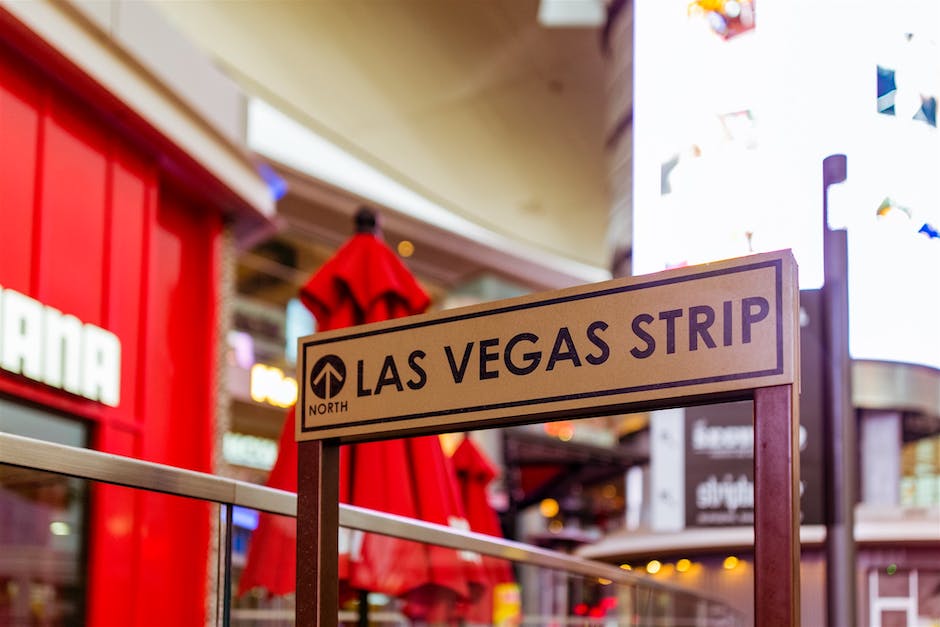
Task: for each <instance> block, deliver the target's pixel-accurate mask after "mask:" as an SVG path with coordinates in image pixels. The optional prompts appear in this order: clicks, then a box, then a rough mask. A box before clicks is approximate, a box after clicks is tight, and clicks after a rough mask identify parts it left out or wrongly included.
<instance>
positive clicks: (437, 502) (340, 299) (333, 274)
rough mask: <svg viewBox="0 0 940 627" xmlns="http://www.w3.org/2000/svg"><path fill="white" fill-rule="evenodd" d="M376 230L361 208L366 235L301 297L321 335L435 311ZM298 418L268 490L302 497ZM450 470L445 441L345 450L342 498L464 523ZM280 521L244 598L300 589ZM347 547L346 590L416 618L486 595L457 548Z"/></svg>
mask: <svg viewBox="0 0 940 627" xmlns="http://www.w3.org/2000/svg"><path fill="white" fill-rule="evenodd" d="M375 230H376V222H375V214H373V213H372V212H371V211H369V210H360V212H358V213H357V215H356V231H357V232H356V234H355V235H354V236H353V237H352V238H351V239H350V240H349V241H348V242H347V243H346V244H345V245H343V246H342V247H341V248H340V249H339V250H338V251H337V252H336V254H335V255H334V256H333V257H332V258H331V259H330V260H329V261H327V262H326V263H325V264H324V265H323V267H322V268H320V270H319V271H318V272H317V273H316V274H315V275H314V276H313V277H311V279H310V281H309V282H308V283H307V284H306V285H304V287H303V288H302V289H301V291H300V299H301V301H302V302H303V303H304V304H305V305H306V306H307V308H308V309H310V311H311V312H313V314H314V316H315V317H316V319H317V326H318V329H320V330H323V331H326V330H331V329H338V328H343V327H347V326H352V325H357V324H364V323H368V322H378V321H382V320H387V319H391V318H398V317H402V316H407V315H412V314H417V313H421V312H423V311H424V310H425V309H427V307H428V305H429V302H430V301H429V298H428V296H427V294H425V292H424V291H423V290H422V289H421V287H420V286H419V285H418V283H417V281H415V279H414V277H413V276H412V275H411V273H410V272H408V270H407V268H405V266H404V265H403V264H402V263H401V261H400V260H399V259H398V257H397V256H396V255H395V254H394V253H393V252H392V251H391V250H390V249H389V248H388V247H387V246H386V245H385V244H384V243H383V242H382V241H381V240H380V239H379V238H378V237H377V236H376V234H375ZM293 420H294V414H293V411H291V412H289V413H288V419H287V421H286V423H285V426H284V430H283V432H282V434H281V441H280V445H279V446H280V448H279V453H278V460H277V463H276V464H275V466H274V468H273V469H272V471H271V475H270V478H269V481H268V485H270V486H272V487H278V488H281V489H287V490H294V491H296V489H297V485H296V468H297V445H296V443H295V442H294V434H293ZM449 464H450V462H449V460H448V459H447V457H446V455H444V452H443V450H442V449H441V445H440V441H439V440H438V438H437V437H436V436H427V437H419V438H411V439H407V440H389V441H385V442H374V443H367V444H356V445H350V446H343V447H341V449H340V480H339V491H340V501H341V502H344V503H350V504H353V505H358V506H361V507H367V508H370V509H376V510H381V511H385V512H389V513H393V514H398V515H401V516H408V517H412V518H420V519H423V520H427V521H430V522H436V523H440V524H445V525H446V524H460V523H459V521H460V520H464V519H465V516H464V513H463V508H462V504H461V502H460V498H459V491H458V488H457V483H456V476H455V475H454V473H453V469H452V468H451V467H450V465H449ZM282 466H283V468H282ZM271 518H272V517H270V516H264V515H263V516H262V517H261V519H260V520H259V524H258V529H257V530H256V531H255V534H254V537H253V538H252V543H251V546H250V547H249V554H248V561H247V563H246V567H245V571H244V573H243V574H242V578H241V580H240V583H239V592H240V593H242V592H244V591H247V590H249V589H251V588H253V587H258V586H260V587H264V588H266V589H267V590H269V591H270V592H271V593H272V594H284V593H286V592H290V591H293V589H294V578H295V575H296V563H295V557H294V546H295V542H296V530H294V529H291V530H289V531H288V530H286V529H283V525H280V524H278V523H279V522H280V521H273V523H274V524H271V523H270V522H269V521H270V519H271ZM291 522H293V521H291ZM268 536H270V537H268ZM256 547H257V550H256ZM344 549H346V550H344ZM272 550H277V554H278V555H280V556H281V559H280V560H279V561H280V564H277V565H276V566H271V565H270V564H268V565H265V566H261V567H257V568H254V569H253V564H252V559H253V558H255V559H257V560H258V561H259V562H260V563H264V561H265V560H264V559H263V558H262V553H261V552H262V551H263V552H264V553H265V554H267V557H268V562H270V561H272V560H270V556H271V553H270V552H271V551H272ZM340 551H341V555H340V580H341V581H342V582H344V584H345V586H346V587H348V588H351V589H356V590H368V591H373V592H382V593H385V594H388V595H391V596H396V597H403V598H405V599H406V600H407V601H408V603H407V604H406V611H407V612H408V613H409V614H410V615H412V616H414V617H421V618H429V619H431V618H433V619H434V620H441V619H442V613H443V612H445V611H447V612H449V611H450V608H451V607H452V606H454V605H455V604H456V603H457V602H458V601H465V600H467V599H471V598H473V597H475V596H477V595H478V594H479V591H480V588H481V585H482V581H483V574H482V570H481V569H480V566H479V564H478V563H477V564H474V563H473V561H467V560H465V559H463V558H462V557H461V556H460V555H459V554H458V552H457V551H454V550H452V549H444V548H442V547H428V546H424V545H418V544H415V543H412V542H408V541H404V540H399V539H397V538H391V537H388V536H381V535H376V534H361V533H356V534H351V535H350V534H346V535H345V536H344V537H341V538H340ZM256 554H257V555H256ZM442 600H443V601H446V602H445V603H442ZM432 601H433V602H432Z"/></svg>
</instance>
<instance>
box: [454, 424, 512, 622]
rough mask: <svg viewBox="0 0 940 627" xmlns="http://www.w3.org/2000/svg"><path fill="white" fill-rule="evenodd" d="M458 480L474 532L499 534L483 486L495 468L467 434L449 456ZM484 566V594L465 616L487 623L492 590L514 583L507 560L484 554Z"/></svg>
mask: <svg viewBox="0 0 940 627" xmlns="http://www.w3.org/2000/svg"><path fill="white" fill-rule="evenodd" d="M451 460H452V462H453V465H454V469H455V471H456V473H457V480H458V482H459V484H460V491H461V496H462V500H463V506H464V511H465V512H466V513H467V521H468V522H469V523H470V529H471V530H472V531H476V532H477V533H485V534H487V535H491V536H496V537H500V538H501V537H502V536H503V532H502V529H501V527H500V524H499V517H498V516H497V515H496V511H495V510H494V509H493V507H492V506H491V505H490V502H489V499H488V498H487V494H486V488H487V486H488V485H489V483H490V482H491V481H492V480H493V479H495V478H496V469H495V468H494V467H493V464H492V463H491V462H490V460H489V459H487V458H486V456H485V455H484V454H483V452H482V451H480V449H479V448H478V447H477V445H476V444H474V442H473V440H471V439H470V438H469V437H464V439H463V441H462V442H461V443H460V445H459V446H458V447H457V450H455V451H454V455H453V457H452V458H451ZM482 560H483V570H484V572H485V574H486V583H487V585H486V586H485V588H484V592H483V595H482V596H481V597H480V598H479V599H478V600H477V601H476V602H474V603H471V604H470V605H469V607H468V608H467V612H466V617H467V620H469V621H470V622H471V623H482V624H486V625H488V624H490V623H492V621H493V590H494V588H495V587H496V586H497V585H499V584H502V583H514V582H515V578H514V577H513V573H512V567H511V566H510V564H509V562H507V561H506V560H501V559H499V558H496V557H490V556H488V555H484V556H483V557H482Z"/></svg>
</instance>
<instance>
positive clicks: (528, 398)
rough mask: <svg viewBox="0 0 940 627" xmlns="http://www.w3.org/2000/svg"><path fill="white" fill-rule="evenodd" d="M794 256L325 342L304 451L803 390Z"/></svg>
mask: <svg viewBox="0 0 940 627" xmlns="http://www.w3.org/2000/svg"><path fill="white" fill-rule="evenodd" d="M795 279H796V264H795V262H794V260H793V257H792V255H791V254H790V252H789V251H781V252H775V253H765V254H760V255H752V256H748V257H742V258H738V259H732V260H727V261H722V262H717V263H711V264H705V265H701V266H695V267H686V268H678V269H674V270H668V271H665V272H660V273H657V274H655V275H649V276H639V277H630V278H625V279H618V280H613V281H607V282H603V283H596V284H592V285H587V286H582V287H577V288H571V289H565V290H560V291H556V292H549V293H542V294H535V295H530V296H525V297H522V298H516V299H511V300H503V301H499V302H498V303H495V304H489V305H481V306H474V307H467V308H461V309H454V310H448V311H443V312H438V313H434V314H428V315H422V316H412V317H409V318H403V319H398V320H392V321H387V322H382V323H377V324H371V325H363V326H359V327H352V328H347V329H341V330H337V331H331V332H323V333H316V334H314V335H310V336H307V337H304V338H301V339H300V340H299V353H298V354H299V355H300V356H301V359H300V368H299V375H298V376H299V378H298V381H299V384H300V388H301V394H300V403H299V404H298V421H297V433H296V435H297V439H298V440H315V439H324V438H340V439H341V440H343V441H356V440H367V439H377V438H378V437H388V436H389V435H390V434H395V435H407V434H416V433H421V432H431V431H440V428H441V427H442V426H444V425H451V426H452V427H453V428H455V429H457V428H471V427H472V428H481V427H485V426H492V427H496V426H506V425H507V424H519V423H522V422H532V421H543V420H551V419H556V418H561V417H564V416H570V415H574V414H576V413H578V411H579V410H581V409H583V408H585V407H591V408H593V409H594V410H595V411H596V413H597V414H601V413H605V412H607V413H611V412H620V411H624V410H629V408H630V406H631V405H632V404H636V403H645V404H649V403H650V402H652V401H657V400H668V401H670V402H673V401H675V403H674V404H678V403H679V402H683V401H684V402H688V400H689V399H692V398H697V397H706V396H711V395H716V394H720V393H727V392H733V391H737V390H751V389H753V388H755V387H765V386H771V385H781V384H789V383H793V382H794V381H795V380H796V372H795V370H796V367H795V362H796V352H797V351H796V350H795V348H794V339H793V338H797V337H799V336H798V333H797V332H796V330H797V326H796V325H797V324H798V315H797V308H798V301H799V298H798V293H797V291H796V280H795Z"/></svg>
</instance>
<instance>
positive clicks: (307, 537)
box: [295, 440, 339, 627]
mask: <svg viewBox="0 0 940 627" xmlns="http://www.w3.org/2000/svg"><path fill="white" fill-rule="evenodd" d="M297 446H298V449H297V485H298V486H300V487H299V489H298V490H297V594H296V600H295V603H296V618H297V621H296V624H297V625H298V626H304V627H308V626H313V627H336V626H337V624H338V622H339V444H337V443H336V442H335V441H331V440H315V441H305V442H298V443H297Z"/></svg>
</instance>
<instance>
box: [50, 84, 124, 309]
mask: <svg viewBox="0 0 940 627" xmlns="http://www.w3.org/2000/svg"><path fill="white" fill-rule="evenodd" d="M74 106H75V105H74V104H72V103H71V102H70V101H68V100H64V99H62V98H53V99H52V102H51V104H50V107H49V111H48V113H47V115H44V116H43V133H42V142H41V144H40V151H39V154H40V161H39V167H40V170H39V176H40V180H41V184H40V186H39V190H40V191H39V204H38V206H37V211H38V214H39V220H38V225H39V226H38V230H39V238H38V239H39V252H40V255H39V256H38V257H36V256H35V255H34V263H36V264H38V268H39V274H38V280H37V285H34V286H33V288H34V292H33V294H32V296H33V297H35V298H36V299H38V300H39V301H41V302H42V303H43V304H45V305H49V306H52V307H55V308H56V309H59V310H60V311H63V312H68V313H70V314H72V315H75V316H77V317H78V318H79V319H80V320H82V321H83V322H90V323H91V324H95V325H99V326H100V325H101V323H102V319H101V318H102V317H101V304H102V281H101V278H102V276H103V271H104V268H103V264H102V261H103V258H104V236H105V229H104V225H105V217H106V214H107V211H108V209H109V207H108V204H107V200H108V196H109V195H108V190H107V182H108V181H107V176H106V173H107V169H108V154H107V151H106V139H105V137H104V134H103V132H102V131H101V130H100V129H99V128H98V127H97V126H96V125H95V124H93V122H92V121H91V120H89V119H87V117H86V116H83V115H81V114H80V112H78V111H74V110H72V109H71V108H70V107H74Z"/></svg>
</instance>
